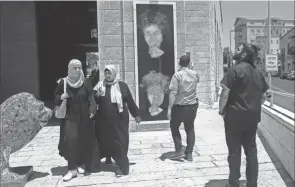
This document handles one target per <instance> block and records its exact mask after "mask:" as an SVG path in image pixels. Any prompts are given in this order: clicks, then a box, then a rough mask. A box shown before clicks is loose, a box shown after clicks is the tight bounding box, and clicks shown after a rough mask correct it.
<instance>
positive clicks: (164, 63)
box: [135, 4, 175, 121]
mask: <svg viewBox="0 0 295 187" xmlns="http://www.w3.org/2000/svg"><path fill="white" fill-rule="evenodd" d="M148 9H152V10H154V11H158V12H160V13H163V14H165V15H166V17H167V21H168V30H169V32H168V33H163V32H162V34H163V42H162V44H161V47H160V49H161V50H163V51H164V54H163V55H162V56H160V57H159V58H151V57H150V55H149V53H148V51H149V47H148V45H147V43H146V41H145V39H144V35H143V32H142V29H141V28H140V15H141V14H142V13H144V12H145V11H147V10H148ZM136 17H137V23H136V24H137V49H135V50H137V54H138V56H137V58H138V59H137V62H138V82H139V85H138V86H139V88H138V90H139V108H140V111H141V116H142V120H143V121H156V120H167V117H166V115H167V108H168V103H169V95H167V94H166V95H165V97H164V101H163V103H162V105H161V106H160V108H162V109H163V111H162V112H161V113H160V114H159V115H157V116H151V115H150V113H149V110H148V109H149V107H150V106H151V105H150V102H149V101H148V98H147V93H146V92H145V90H144V89H143V88H141V87H140V83H141V81H142V78H143V77H144V76H145V75H147V74H148V73H149V72H150V71H151V70H155V71H156V72H161V73H162V74H164V75H166V76H168V77H169V79H171V77H172V75H173V74H174V72H175V67H174V64H175V59H174V55H175V54H174V26H173V25H174V22H173V21H174V20H173V19H174V17H173V5H165V4H136Z"/></svg>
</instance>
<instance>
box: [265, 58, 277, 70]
mask: <svg viewBox="0 0 295 187" xmlns="http://www.w3.org/2000/svg"><path fill="white" fill-rule="evenodd" d="M265 69H266V71H278V55H266V58H265Z"/></svg>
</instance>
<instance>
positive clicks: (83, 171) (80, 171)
mask: <svg viewBox="0 0 295 187" xmlns="http://www.w3.org/2000/svg"><path fill="white" fill-rule="evenodd" d="M77 171H78V173H79V174H84V173H85V170H84V169H83V168H81V167H78V169H77Z"/></svg>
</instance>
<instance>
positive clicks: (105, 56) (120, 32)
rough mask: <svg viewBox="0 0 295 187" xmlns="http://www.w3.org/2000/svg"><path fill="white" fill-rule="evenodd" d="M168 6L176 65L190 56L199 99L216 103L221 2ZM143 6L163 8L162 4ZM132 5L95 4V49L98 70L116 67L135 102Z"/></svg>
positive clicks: (152, 2)
mask: <svg viewBox="0 0 295 187" xmlns="http://www.w3.org/2000/svg"><path fill="white" fill-rule="evenodd" d="M141 2H143V1H141ZM172 2H174V3H175V4H174V5H175V6H174V12H175V18H176V20H175V21H174V23H175V24H176V25H175V27H176V29H175V30H176V33H175V34H174V40H175V41H176V42H177V45H176V46H175V48H176V49H175V55H176V57H177V63H178V60H179V58H180V56H182V55H184V54H189V55H190V57H191V61H192V62H193V67H194V69H195V70H196V71H197V72H198V73H199V75H200V83H199V86H198V95H199V99H200V101H201V102H203V103H205V104H208V105H212V104H213V103H214V100H215V99H216V96H215V93H216V87H217V86H218V85H219V82H220V80H221V78H222V76H223V64H222V58H223V55H222V52H223V50H222V49H223V47H222V39H223V35H222V12H221V2H220V1H172ZM144 3H148V4H165V1H163V2H159V1H144ZM134 5H135V4H134V2H133V1H97V8H98V11H97V14H98V15H97V20H98V48H99V58H100V60H99V63H100V69H101V70H103V67H104V66H105V65H106V64H117V66H118V68H119V69H120V79H121V80H124V81H125V82H126V83H127V84H128V85H129V87H130V89H131V92H132V95H133V96H134V98H136V100H137V102H138V98H137V97H138V93H137V91H136V87H137V86H139V84H140V83H139V80H138V79H136V74H137V71H138V70H137V68H140V67H137V64H136V50H137V49H136V47H135V42H134V39H135V37H134V34H135V32H134V29H135V28H136V27H134V21H135V19H134V9H135V7H134ZM175 37H176V38H175ZM176 71H177V70H176ZM101 75H103V73H101Z"/></svg>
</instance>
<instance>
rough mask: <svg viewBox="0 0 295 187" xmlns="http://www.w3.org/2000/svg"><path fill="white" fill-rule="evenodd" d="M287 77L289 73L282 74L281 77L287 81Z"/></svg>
mask: <svg viewBox="0 0 295 187" xmlns="http://www.w3.org/2000/svg"><path fill="white" fill-rule="evenodd" d="M287 77H288V73H285V72H284V73H281V75H280V79H287Z"/></svg>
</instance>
